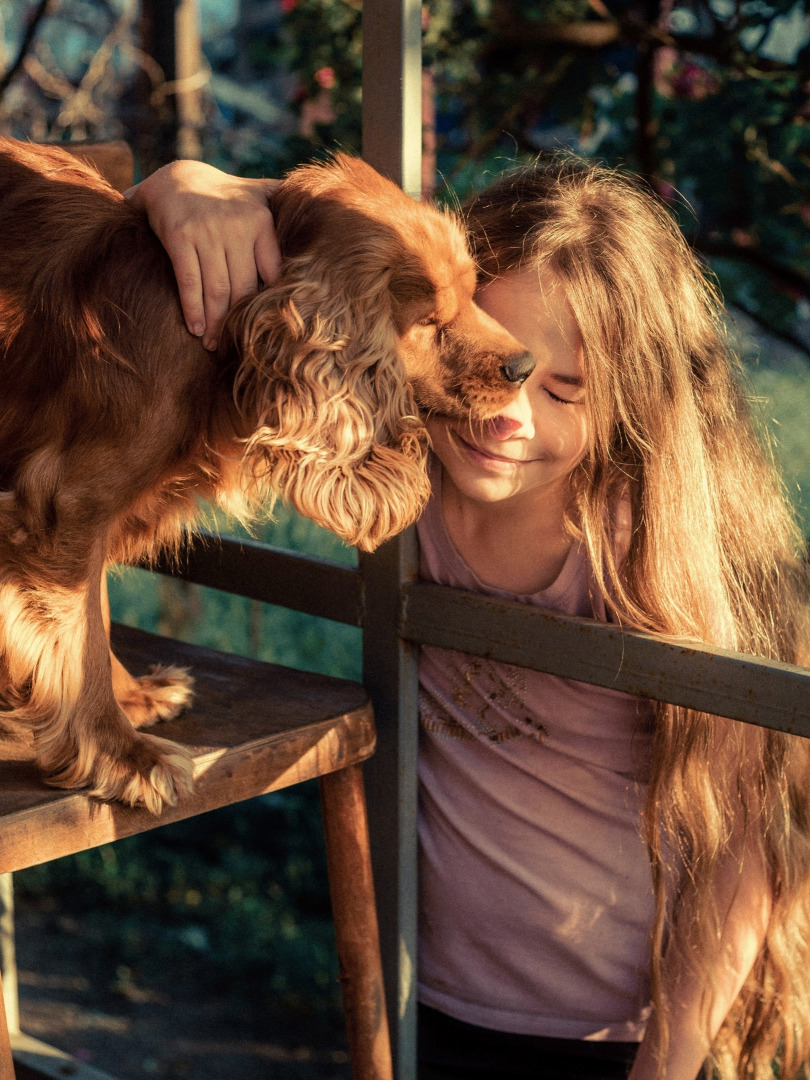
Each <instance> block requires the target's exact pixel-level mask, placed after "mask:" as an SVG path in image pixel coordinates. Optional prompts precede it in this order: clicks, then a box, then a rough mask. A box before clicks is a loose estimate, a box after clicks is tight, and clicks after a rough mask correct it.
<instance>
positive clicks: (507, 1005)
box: [419, 463, 653, 1041]
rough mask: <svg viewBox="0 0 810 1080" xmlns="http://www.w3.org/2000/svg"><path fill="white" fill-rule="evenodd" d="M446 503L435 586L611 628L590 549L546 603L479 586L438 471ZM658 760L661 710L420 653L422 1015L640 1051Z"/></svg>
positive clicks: (422, 532) (428, 525)
mask: <svg viewBox="0 0 810 1080" xmlns="http://www.w3.org/2000/svg"><path fill="white" fill-rule="evenodd" d="M433 490H434V497H433V498H432V500H431V502H430V504H429V506H428V508H427V510H426V511H425V514H424V515H423V517H422V519H421V521H420V522H419V539H420V544H421V574H422V577H423V578H425V579H427V580H429V581H435V582H438V583H439V584H442V585H454V586H458V587H460V588H463V589H471V590H475V591H477V592H486V593H489V594H491V595H496V596H503V597H506V598H508V599H516V600H520V601H523V602H525V603H529V604H536V605H538V606H541V607H547V608H553V609H555V610H557V611H561V612H565V613H567V614H570V615H585V616H589V617H596V618H599V619H604V618H605V609H604V605H603V604H601V603H599V602H596V603H592V601H591V596H590V592H589V578H590V574H589V569H588V562H587V559H586V557H585V553H584V550H583V548H582V547H581V546H580V545H578V544H577V543H574V544H572V546H571V549H570V552H569V555H568V558H567V561H566V563H565V565H564V566H563V568H562V570H561V572H560V575H559V577H558V578H557V580H556V581H555V582H554V583H553V585H551V586H550V587H549V588H548V589H545V590H543V591H542V592H539V593H536V594H534V595H531V596H514V595H511V594H506V593H502V592H499V591H498V590H495V589H492V588H489V587H487V586H485V585H483V584H482V583H481V581H480V580H479V579H478V578H476V576H475V575H474V574H473V572H472V571H471V570H470V568H469V567H468V566H467V564H466V563H465V562H464V560H463V559H462V558H461V556H460V555H459V553H458V552H457V551H456V549H455V548H454V547H453V544H452V542H451V540H450V538H449V536H448V534H447V531H446V529H445V525H444V519H443V516H442V509H441V497H440V491H441V474H440V467H438V465H437V463H434V476H433ZM651 744H652V708H651V706H650V703H649V702H646V701H644V700H641V699H638V698H634V697H631V696H629V695H627V694H622V693H618V692H617V691H612V690H605V689H601V688H599V687H593V686H587V685H585V684H584V683H578V682H572V681H570V680H567V679H561V678H558V677H556V676H553V675H548V674H545V673H542V672H535V671H529V670H527V669H523V668H518V667H513V666H511V665H509V664H501V663H497V662H495V661H488V660H483V659H481V658H478V657H474V656H469V655H466V654H464V653H459V652H454V651H451V650H448V649H438V648H434V647H423V649H422V654H421V661H420V750H419V781H420V808H419V840H420V862H419V872H420V882H419V890H420V899H419V904H420V907H419V914H420V920H419V922H420V936H419V999H420V1001H422V1002H424V1003H425V1004H426V1005H429V1006H432V1007H433V1008H435V1009H439V1010H440V1011H442V1012H444V1013H447V1014H448V1015H450V1016H453V1017H455V1018H456V1019H458V1020H463V1021H466V1022H467V1023H470V1024H477V1025H479V1026H481V1027H487V1028H494V1029H496V1030H500V1031H509V1032H517V1033H522V1034H529V1035H545V1036H551V1037H555V1038H568V1039H603V1040H618V1041H625V1040H626V1041H632V1040H637V1039H641V1038H642V1036H643V1034H644V1027H645V1023H646V1019H647V1016H648V1013H649V1000H650V988H649V977H648V970H649V943H650V930H651V926H652V916H653V901H652V880H651V875H650V868H649V862H648V859H647V852H646V847H645V844H644V841H643V838H642V836H641V818H640V813H641V808H642V806H643V804H644V799H645V795H646V774H647V770H648V762H649V756H650V750H651Z"/></svg>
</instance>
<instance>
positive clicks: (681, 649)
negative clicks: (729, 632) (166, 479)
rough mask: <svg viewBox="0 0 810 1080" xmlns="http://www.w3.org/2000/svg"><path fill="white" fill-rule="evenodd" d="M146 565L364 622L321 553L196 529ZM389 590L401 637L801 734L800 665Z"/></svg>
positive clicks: (417, 586)
mask: <svg viewBox="0 0 810 1080" xmlns="http://www.w3.org/2000/svg"><path fill="white" fill-rule="evenodd" d="M156 569H158V570H159V571H161V572H163V573H169V574H172V575H174V576H177V577H182V578H183V579H184V580H186V581H191V582H194V583H195V584H198V585H207V586H209V587H210V588H215V589H220V590H222V591H225V592H230V593H234V594H236V595H238V596H245V597H248V598H250V599H252V600H260V601H262V602H264V603H268V604H277V605H279V606H280V607H285V608H289V609H290V610H292V611H300V612H303V613H305V614H307V615H316V616H319V617H321V618H325V619H331V620H333V621H335V622H340V623H344V624H347V625H349V626H358V627H360V626H363V623H364V606H365V605H364V592H365V589H364V585H363V581H362V578H361V575H360V573H359V572H358V571H357V570H355V569H354V568H352V567H350V566H346V565H344V564H343V563H339V562H336V561H335V560H332V559H324V558H319V557H317V556H313V555H304V554H300V553H298V552H292V551H287V550H284V549H282V548H276V547H272V546H271V545H269V544H262V543H259V542H258V541H255V540H236V539H232V538H226V537H218V536H214V535H211V534H207V533H201V534H199V535H197V536H195V539H194V542H193V543H190V544H189V545H187V546H186V547H185V548H184V549H183V551H182V553H181V556H180V558H179V560H177V561H176V562H175V561H174V560H172V561H170V560H168V559H167V560H164V562H163V563H161V564H160V565H159V566H158V567H156ZM378 587H379V585H378ZM401 596H402V605H401V608H402V615H401V619H400V625H399V633H400V635H401V636H402V637H403V638H404V639H405V640H406V641H409V642H411V643H412V644H417V645H437V646H440V647H441V648H446V649H456V650H458V651H459V652H466V653H471V654H473V655H476V656H484V657H488V658H490V659H493V660H500V661H502V662H504V663H508V664H517V665H518V666H520V667H526V668H530V669H533V670H535V671H547V672H550V673H551V674H553V675H559V676H561V677H563V678H568V679H577V680H579V681H581V682H586V683H591V684H594V685H596V686H604V687H607V688H609V689H612V690H621V691H624V692H625V693H631V694H638V695H639V696H641V697H649V698H654V699H655V700H657V701H668V702H671V703H672V704H675V705H682V706H685V707H686V708H691V709H699V710H701V711H704V712H709V713H713V714H715V715H717V716H727V717H729V718H730V719H732V720H743V721H745V722H747V723H753V724H759V725H760V726H763V727H770V728H774V729H776V730H779V731H787V732H790V733H792V734H798V735H804V736H807V737H810V670H808V669H805V668H800V667H796V666H794V665H791V664H782V663H778V662H777V661H774V660H767V659H765V658H763V657H758V656H749V655H746V654H743V653H735V652H731V651H730V650H726V649H719V648H715V647H713V646H710V645H703V644H700V643H697V642H677V641H676V642H673V641H667V640H666V639H662V638H660V637H657V636H656V635H654V634H645V633H641V632H639V631H634V630H623V629H621V628H620V627H618V626H617V625H615V624H610V623H600V622H596V621H595V620H592V619H582V618H573V617H571V616H566V615H561V614H559V613H558V612H553V611H546V610H544V609H542V608H537V607H534V606H529V605H526V604H521V603H516V602H513V601H509V600H501V599H499V598H496V597H491V596H486V595H483V594H481V593H474V592H465V591H464V590H461V589H451V588H448V587H446V586H442V585H434V584H431V583H428V582H419V581H417V582H411V583H409V584H406V585H404V587H403V590H402V593H401ZM394 621H395V619H392V623H393V622H394ZM378 629H379V628H378ZM375 667H376V664H375Z"/></svg>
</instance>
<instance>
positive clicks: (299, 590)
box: [153, 531, 363, 626]
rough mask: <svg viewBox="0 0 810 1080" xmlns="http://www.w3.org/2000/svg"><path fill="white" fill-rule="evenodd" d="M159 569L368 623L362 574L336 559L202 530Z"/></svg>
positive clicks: (157, 567) (255, 596)
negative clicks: (177, 554) (365, 614)
mask: <svg viewBox="0 0 810 1080" xmlns="http://www.w3.org/2000/svg"><path fill="white" fill-rule="evenodd" d="M153 569H155V570H157V571H158V572H159V573H162V574H168V575H169V576H171V577H179V578H182V579H183V580H184V581H190V582H193V583H194V584H195V585H206V586H208V587H209V588H212V589H220V590H222V591H223V592H229V593H234V594H236V595H237V596H245V597H248V598H249V599H250V600H260V601H262V602H263V603H265V604H277V605H278V606H279V607H285V608H290V610H292V611H301V612H304V613H305V614H307V615H318V616H320V617H321V618H324V619H332V620H333V621H334V622H341V623H347V624H348V625H349V626H360V625H362V619H363V616H362V586H361V580H360V574H359V572H358V571H357V570H356V569H354V568H353V567H351V566H346V565H345V564H344V563H339V562H336V561H335V560H334V559H324V558H320V557H318V556H316V555H303V554H299V553H298V552H295V551H288V550H286V549H285V548H277V547H273V546H272V545H270V544H263V543H260V542H259V541H257V540H242V539H239V540H237V539H235V538H231V537H222V536H216V535H214V534H211V533H206V532H202V531H201V532H198V533H195V534H194V536H193V538H192V539H191V540H190V542H188V543H187V544H185V545H184V546H183V547H182V549H181V551H180V554H179V557H165V558H163V559H161V561H160V562H159V563H158V564H157V565H155V566H154V567H153Z"/></svg>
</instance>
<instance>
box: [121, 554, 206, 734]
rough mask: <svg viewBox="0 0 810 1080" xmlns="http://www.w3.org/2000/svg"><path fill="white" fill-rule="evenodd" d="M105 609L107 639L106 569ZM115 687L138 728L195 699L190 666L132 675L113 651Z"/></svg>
mask: <svg viewBox="0 0 810 1080" xmlns="http://www.w3.org/2000/svg"><path fill="white" fill-rule="evenodd" d="M101 611H102V616H103V618H104V627H105V630H106V632H107V640H108V641H109V635H110V602H109V598H108V595H107V573H106V569H105V570H102V573H101ZM110 665H111V668H112V687H113V693H114V694H115V697H116V700H117V701H118V704H119V705H120V706H121V708H122V709H123V710H124V712H125V713H126V715H127V718H128V719H129V722H130V723H131V724H132V726H133V727H134V728H143V727H149V726H150V725H151V724H156V723H157V722H158V721H159V720H171V719H172V718H173V717H175V716H179V714H180V713H181V712H183V711H184V710H185V709H187V708H188V707H189V706H190V705H191V702H192V700H193V698H194V690H193V687H194V680H193V679H192V678H191V676H190V675H189V673H188V669H187V668H181V667H164V666H163V665H160V664H156V665H155V666H154V667H152V668H150V669H149V673H148V674H147V675H141V676H139V677H136V676H134V675H130V673H129V672H128V671H127V669H126V668H125V667H124V665H123V664H122V663H121V661H120V660H119V659H118V657H117V656H116V655H115V653H114V652H113V651H112V649H111V650H110Z"/></svg>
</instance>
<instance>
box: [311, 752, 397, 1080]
mask: <svg viewBox="0 0 810 1080" xmlns="http://www.w3.org/2000/svg"><path fill="white" fill-rule="evenodd" d="M320 786H321V803H322V806H323V825H324V833H325V835H326V858H327V864H328V868H329V891H330V894H331V897H332V915H333V918H334V922H335V935H336V937H337V951H338V961H339V964H340V982H341V988H342V991H343V1009H344V1013H345V1016H346V1031H347V1034H348V1038H349V1058H350V1061H351V1066H352V1075H353V1077H354V1080H393V1069H392V1065H391V1043H390V1039H389V1035H388V1017H387V1014H386V1011H385V991H384V989H383V978H382V963H381V960H380V939H379V932H378V928H377V909H376V907H375V906H374V883H373V880H372V877H371V855H370V852H369V842H368V821H367V818H366V800H365V793H364V789H363V774H362V772H361V768H360V766H359V765H350V766H349V767H348V768H346V769H341V770H339V771H338V772H333V773H329V774H327V775H326V776H322V777H321V778H320Z"/></svg>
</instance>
